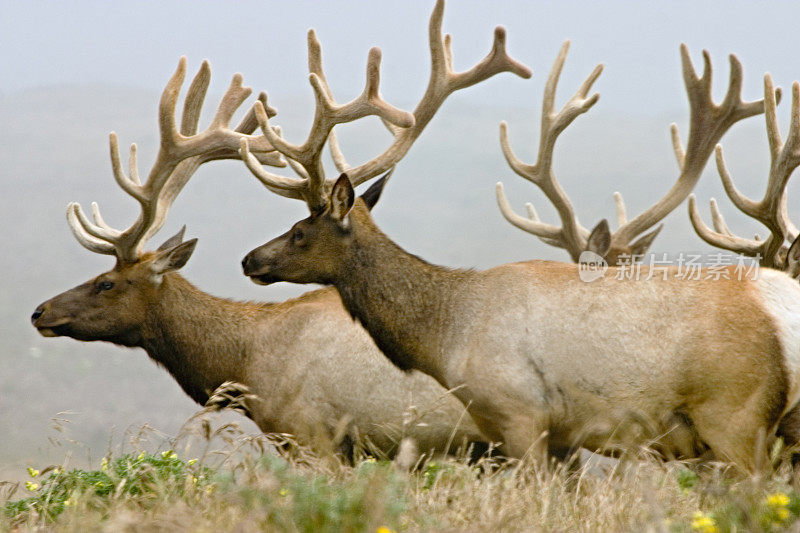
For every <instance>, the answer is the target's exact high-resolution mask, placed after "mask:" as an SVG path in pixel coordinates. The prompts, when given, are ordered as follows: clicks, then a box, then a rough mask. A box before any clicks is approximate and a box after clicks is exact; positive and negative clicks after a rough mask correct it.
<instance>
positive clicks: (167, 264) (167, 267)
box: [150, 239, 197, 277]
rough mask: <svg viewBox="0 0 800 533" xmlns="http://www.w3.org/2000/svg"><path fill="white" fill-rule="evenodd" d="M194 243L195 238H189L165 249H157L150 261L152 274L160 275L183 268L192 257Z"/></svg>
mask: <svg viewBox="0 0 800 533" xmlns="http://www.w3.org/2000/svg"><path fill="white" fill-rule="evenodd" d="M196 245H197V239H191V240H188V241H186V242H182V243H180V244H179V245H177V246H174V247H172V248H168V249H166V250H160V249H159V250H158V251H157V252H156V256H155V258H154V259H153V261H152V262H151V263H150V270H152V272H153V275H155V276H157V277H160V276H162V275H163V274H166V273H167V272H172V271H174V270H178V269H180V268H183V265H185V264H186V262H187V261H189V258H190V257H192V253H193V252H194V247H195V246H196Z"/></svg>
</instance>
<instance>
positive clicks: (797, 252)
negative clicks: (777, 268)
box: [786, 236, 800, 278]
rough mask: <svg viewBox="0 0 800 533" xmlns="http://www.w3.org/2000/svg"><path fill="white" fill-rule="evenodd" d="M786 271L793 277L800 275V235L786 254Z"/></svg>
mask: <svg viewBox="0 0 800 533" xmlns="http://www.w3.org/2000/svg"><path fill="white" fill-rule="evenodd" d="M786 272H787V273H788V274H789V275H790V276H792V277H793V278H796V277H797V276H798V275H800V236H798V237H797V238H796V239H795V240H794V241H793V242H792V245H791V246H789V252H788V253H787V254H786Z"/></svg>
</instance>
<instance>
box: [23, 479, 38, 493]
mask: <svg viewBox="0 0 800 533" xmlns="http://www.w3.org/2000/svg"><path fill="white" fill-rule="evenodd" d="M25 488H26V489H28V490H29V491H31V492H35V491H37V490H39V484H38V483H34V482H33V481H26V482H25Z"/></svg>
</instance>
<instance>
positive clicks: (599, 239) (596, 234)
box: [586, 219, 611, 258]
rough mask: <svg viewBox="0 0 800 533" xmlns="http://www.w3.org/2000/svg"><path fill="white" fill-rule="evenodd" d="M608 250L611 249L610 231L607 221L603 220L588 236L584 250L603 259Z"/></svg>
mask: <svg viewBox="0 0 800 533" xmlns="http://www.w3.org/2000/svg"><path fill="white" fill-rule="evenodd" d="M609 248H611V230H609V229H608V220H606V219H603V220H601V221H600V222H598V223H597V225H596V226H595V227H594V229H593V230H592V232H591V233H590V234H589V240H588V241H586V250H587V251H589V252H594V253H596V254H597V255H599V256H600V257H602V258H605V257H606V254H607V253H608V249H609Z"/></svg>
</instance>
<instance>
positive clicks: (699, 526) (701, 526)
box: [692, 511, 719, 533]
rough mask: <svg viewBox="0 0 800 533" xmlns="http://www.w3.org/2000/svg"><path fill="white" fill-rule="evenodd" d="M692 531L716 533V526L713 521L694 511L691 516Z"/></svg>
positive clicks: (705, 515)
mask: <svg viewBox="0 0 800 533" xmlns="http://www.w3.org/2000/svg"><path fill="white" fill-rule="evenodd" d="M692 531H699V532H700V533H717V532H718V531H719V529H717V524H716V523H715V522H714V519H713V518H711V517H710V516H708V515H707V514H705V513H703V512H702V511H696V512H695V513H694V514H693V515H692Z"/></svg>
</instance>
